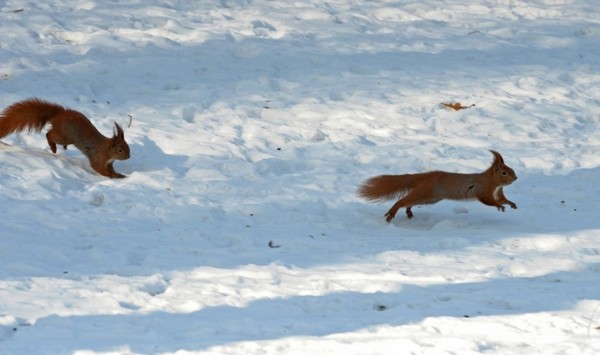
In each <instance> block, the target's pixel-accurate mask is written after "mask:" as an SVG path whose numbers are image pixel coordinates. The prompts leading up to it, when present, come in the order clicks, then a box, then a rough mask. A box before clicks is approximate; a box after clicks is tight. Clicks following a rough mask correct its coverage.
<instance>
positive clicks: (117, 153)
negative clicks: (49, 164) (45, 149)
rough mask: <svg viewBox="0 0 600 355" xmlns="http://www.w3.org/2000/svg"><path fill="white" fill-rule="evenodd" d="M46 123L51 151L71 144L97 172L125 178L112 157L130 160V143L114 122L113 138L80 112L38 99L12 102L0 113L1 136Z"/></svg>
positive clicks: (38, 128) (35, 127) (38, 126)
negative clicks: (48, 125)
mask: <svg viewBox="0 0 600 355" xmlns="http://www.w3.org/2000/svg"><path fill="white" fill-rule="evenodd" d="M47 123H50V124H51V125H52V128H51V129H50V130H49V131H48V133H47V134H46V139H47V140H48V145H50V149H51V150H52V153H56V145H57V144H59V145H62V146H63V147H64V148H65V149H67V146H68V145H69V144H73V145H75V147H77V149H79V150H80V151H81V152H82V153H83V154H85V156H86V157H87V158H88V159H89V161H90V165H91V167H92V168H93V169H94V170H95V171H96V172H98V174H100V175H104V176H107V177H110V178H124V177H125V175H123V174H119V173H117V172H115V169H114V168H113V161H114V160H126V159H129V145H127V142H125V135H124V133H123V129H122V128H121V127H120V126H119V125H118V124H117V123H116V122H115V132H114V135H113V137H112V138H107V137H105V136H103V135H102V134H101V133H100V132H99V131H98V130H97V129H96V127H94V125H92V123H91V122H90V120H89V119H87V117H85V116H84V115H83V114H82V113H81V112H78V111H75V110H71V109H67V108H64V107H62V106H60V105H57V104H53V103H50V102H46V101H43V100H40V99H28V100H24V101H20V102H17V103H15V104H12V105H11V106H9V107H7V108H6V109H5V110H4V111H3V112H2V113H1V114H0V138H2V137H5V136H7V135H9V134H11V133H13V132H20V131H22V130H24V129H26V128H27V129H28V130H29V131H30V132H31V131H36V132H39V131H41V130H42V128H43V127H44V126H45V125H46V124H47Z"/></svg>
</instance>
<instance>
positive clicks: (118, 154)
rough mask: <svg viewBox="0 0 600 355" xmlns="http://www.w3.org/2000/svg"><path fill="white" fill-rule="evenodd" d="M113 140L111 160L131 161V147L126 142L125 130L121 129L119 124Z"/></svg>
mask: <svg viewBox="0 0 600 355" xmlns="http://www.w3.org/2000/svg"><path fill="white" fill-rule="evenodd" d="M111 140H112V144H111V147H110V150H111V154H110V156H111V158H112V159H116V160H126V159H129V145H128V144H127V142H125V133H123V128H121V126H119V124H118V123H117V122H115V131H114V134H113V137H112V138H111Z"/></svg>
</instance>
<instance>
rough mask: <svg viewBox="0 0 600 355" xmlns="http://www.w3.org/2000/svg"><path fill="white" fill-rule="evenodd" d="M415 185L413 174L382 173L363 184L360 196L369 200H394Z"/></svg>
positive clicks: (359, 192)
mask: <svg viewBox="0 0 600 355" xmlns="http://www.w3.org/2000/svg"><path fill="white" fill-rule="evenodd" d="M413 187H414V179H413V178H412V175H410V174H406V175H380V176H375V177H372V178H370V179H368V180H367V181H365V182H364V184H362V185H361V186H360V187H359V189H358V196H360V197H362V198H364V199H365V200H368V201H383V200H393V199H397V198H400V197H402V196H404V195H406V194H407V193H408V192H409V191H410V190H411V189H412V188H413Z"/></svg>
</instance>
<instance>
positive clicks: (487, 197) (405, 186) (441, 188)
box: [358, 150, 517, 223]
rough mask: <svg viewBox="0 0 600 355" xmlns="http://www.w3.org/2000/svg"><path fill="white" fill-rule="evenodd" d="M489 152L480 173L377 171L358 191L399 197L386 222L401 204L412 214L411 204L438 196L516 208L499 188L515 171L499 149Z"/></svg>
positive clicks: (372, 197)
mask: <svg viewBox="0 0 600 355" xmlns="http://www.w3.org/2000/svg"><path fill="white" fill-rule="evenodd" d="M490 152H492V154H493V155H494V161H493V162H492V166H490V167H489V168H488V169H487V170H486V171H484V172H482V173H479V174H459V173H449V172H445V171H430V172H426V173H420V174H404V175H380V176H375V177H372V178H370V179H368V180H367V181H365V182H364V183H363V184H362V185H361V186H360V188H359V189H358V195H359V196H360V197H362V198H364V199H366V200H369V201H382V200H392V199H398V201H397V202H396V203H395V204H394V205H393V206H392V208H390V210H389V211H388V212H387V213H386V214H385V220H386V222H388V223H389V222H391V221H392V219H394V217H395V216H396V213H397V212H398V210H399V209H400V208H402V207H406V216H407V217H408V218H412V217H413V213H412V207H413V206H416V205H428V204H434V203H437V202H439V201H441V200H469V199H477V200H479V201H480V202H481V203H483V204H486V205H488V206H494V207H496V208H498V210H499V211H502V212H504V206H503V205H509V206H510V207H511V208H517V205H516V204H515V203H514V202H512V201H510V200H508V199H507V198H506V196H504V192H503V191H502V187H503V186H507V185H510V184H512V183H513V182H514V181H515V180H517V175H516V174H515V172H514V170H513V169H511V168H510V167H509V166H507V165H505V164H504V159H502V156H501V155H500V153H498V152H496V151H493V150H490Z"/></svg>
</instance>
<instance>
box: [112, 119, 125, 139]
mask: <svg viewBox="0 0 600 355" xmlns="http://www.w3.org/2000/svg"><path fill="white" fill-rule="evenodd" d="M114 135H115V137H117V138H120V139H123V138H125V133H123V128H121V126H119V124H118V123H117V122H115V133H114Z"/></svg>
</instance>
